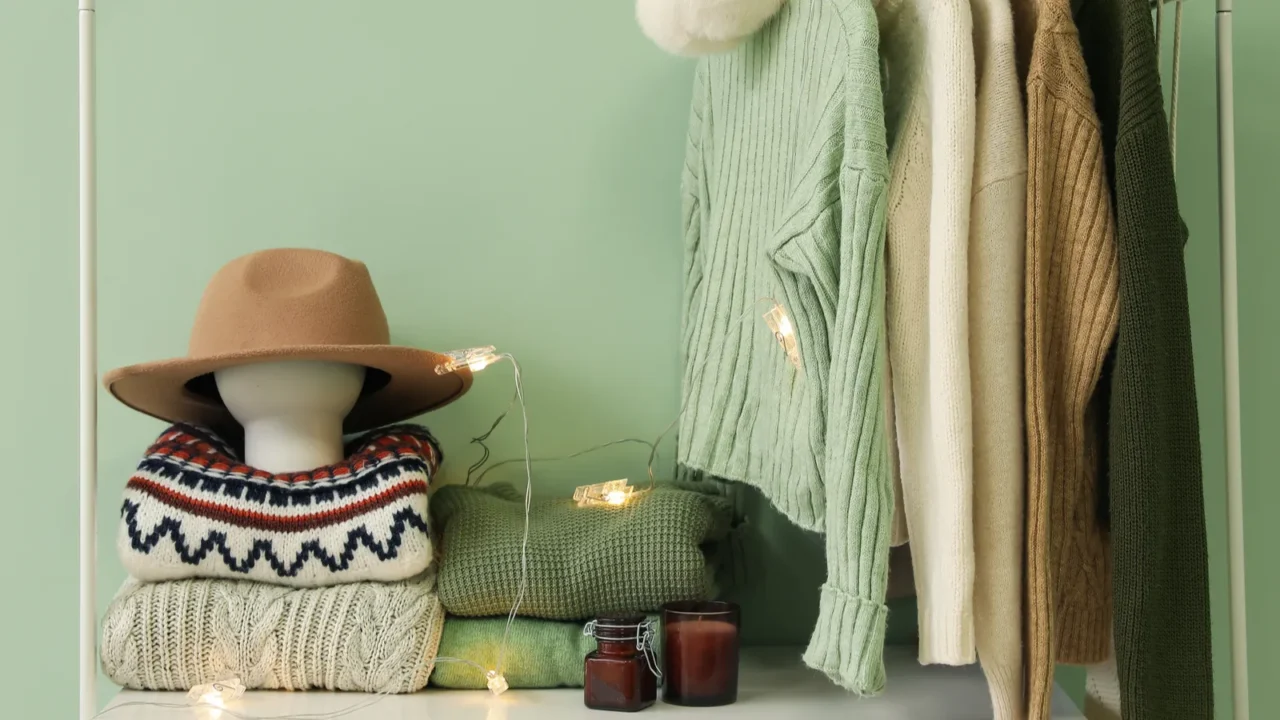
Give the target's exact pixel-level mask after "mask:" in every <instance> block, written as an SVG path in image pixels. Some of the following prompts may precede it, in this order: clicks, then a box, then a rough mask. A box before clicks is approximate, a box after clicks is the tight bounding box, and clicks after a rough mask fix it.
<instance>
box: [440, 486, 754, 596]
mask: <svg viewBox="0 0 1280 720" xmlns="http://www.w3.org/2000/svg"><path fill="white" fill-rule="evenodd" d="M431 514H432V518H433V520H434V521H435V522H436V525H437V527H438V528H439V532H440V542H441V556H440V561H439V563H440V580H439V588H440V601H441V602H442V603H444V606H445V608H446V609H447V610H448V611H449V612H450V613H451V614H453V615H463V616H469V617H482V616H486V615H506V614H507V612H509V611H510V610H511V605H512V603H514V601H515V598H516V593H517V591H518V590H519V587H520V549H521V542H522V538H523V536H524V500H523V499H522V496H521V495H519V494H518V493H516V492H515V491H514V490H512V489H511V488H510V487H509V486H505V485H499V486H494V487H486V488H473V487H464V486H460V485H451V486H448V487H444V488H441V489H440V491H439V492H437V493H436V494H435V496H433V497H432V498H431ZM731 517H732V508H731V507H730V505H729V502H728V501H727V500H726V499H724V498H723V497H718V496H715V495H710V494H707V493H703V492H697V491H693V490H684V489H678V488H675V487H668V486H659V487H657V488H656V489H654V490H653V491H651V492H647V493H645V494H643V495H640V496H638V497H634V498H633V499H632V500H631V501H630V502H628V503H627V504H626V505H625V506H622V507H578V506H577V505H576V504H575V503H574V502H573V501H572V500H567V499H554V500H552V499H548V500H535V501H534V502H533V506H532V510H531V512H530V515H529V553H528V561H529V573H528V588H527V590H526V591H525V595H524V600H523V602H521V604H520V614H521V615H525V616H529V617H538V618H546V619H551V620H579V619H585V618H592V617H595V616H596V615H598V614H602V613H634V612H644V611H649V610H658V609H660V608H661V607H662V605H663V604H665V603H668V602H674V601H677V600H706V599H709V598H710V597H711V596H712V595H713V594H714V591H715V587H714V583H713V582H712V580H713V575H714V563H712V562H711V561H710V560H709V558H708V553H711V552H714V551H715V545H716V544H717V543H719V542H720V541H723V540H724V539H725V538H726V536H727V535H728V531H729V524H730V522H731Z"/></svg>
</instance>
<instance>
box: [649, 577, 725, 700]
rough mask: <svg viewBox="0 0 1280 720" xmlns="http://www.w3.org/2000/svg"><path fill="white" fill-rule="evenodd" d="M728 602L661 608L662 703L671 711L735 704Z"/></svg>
mask: <svg viewBox="0 0 1280 720" xmlns="http://www.w3.org/2000/svg"><path fill="white" fill-rule="evenodd" d="M741 619H742V611H741V609H740V608H739V607H738V606H737V605H735V604H734V603H729V602H680V603H668V604H667V605H664V606H663V608H662V636H663V645H662V663H663V670H662V672H663V676H664V680H665V684H664V685H663V690H662V699H663V700H665V701H666V702H669V703H672V704H675V705H699V706H709V705H729V704H731V703H733V702H734V701H736V700H737V699H738V628H739V625H740V624H741Z"/></svg>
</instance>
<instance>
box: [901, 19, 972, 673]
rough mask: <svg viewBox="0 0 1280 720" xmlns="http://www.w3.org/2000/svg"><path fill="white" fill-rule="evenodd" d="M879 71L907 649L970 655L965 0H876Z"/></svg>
mask: <svg viewBox="0 0 1280 720" xmlns="http://www.w3.org/2000/svg"><path fill="white" fill-rule="evenodd" d="M877 13H878V15H879V22H880V30H881V34H882V36H883V39H884V41H883V43H882V45H881V52H882V53H883V54H884V57H885V62H886V66H887V75H888V78H889V81H888V85H887V88H886V92H885V94H886V97H885V103H886V107H887V122H888V127H889V136H890V137H891V138H892V143H891V148H890V156H889V161H890V174H889V177H890V180H889V200H888V203H889V211H888V212H889V216H888V237H887V240H886V249H885V263H886V266H887V268H888V284H887V287H888V300H887V305H886V307H887V313H888V338H889V363H890V366H891V367H892V383H893V392H892V394H893V403H894V421H895V423H896V437H897V452H898V455H897V457H898V463H897V465H898V472H899V473H900V474H901V479H902V498H903V506H904V509H905V511H906V520H907V531H908V534H909V535H910V537H911V561H912V566H913V567H914V569H915V578H916V593H917V597H918V602H919V607H920V615H919V625H920V661H921V662H924V663H945V664H949V665H964V664H968V663H972V662H973V661H974V658H975V656H974V652H975V649H974V623H973V592H974V589H973V583H974V540H973V499H974V498H973V491H974V488H973V442H974V437H973V408H972V385H971V380H970V364H971V357H970V348H969V224H970V210H971V202H972V199H973V192H972V189H973V179H974V141H975V140H974V138H975V131H976V130H975V129H976V120H975V96H976V85H975V83H976V71H975V67H974V47H973V18H972V14H971V11H970V8H969V0H884V1H883V2H881V3H879V5H878V6H877Z"/></svg>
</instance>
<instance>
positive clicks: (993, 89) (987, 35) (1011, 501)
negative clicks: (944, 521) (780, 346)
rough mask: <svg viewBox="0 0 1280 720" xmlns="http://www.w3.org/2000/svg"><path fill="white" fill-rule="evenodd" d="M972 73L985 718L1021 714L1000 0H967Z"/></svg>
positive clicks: (1017, 368) (1016, 377) (1008, 66)
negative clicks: (974, 92) (988, 712)
mask: <svg viewBox="0 0 1280 720" xmlns="http://www.w3.org/2000/svg"><path fill="white" fill-rule="evenodd" d="M971 7H972V9H973V24H974V36H973V37H974V45H975V47H974V53H975V61H976V68H977V79H978V96H977V98H978V103H977V136H976V137H977V140H976V151H975V164H974V171H973V210H972V220H971V227H970V236H969V312H970V326H969V329H970V335H969V343H970V345H969V350H970V358H971V360H972V367H973V368H974V373H973V495H974V502H973V524H974V537H973V540H974V561H975V565H974V568H975V573H974V589H973V605H974V628H975V631H976V632H975V634H976V637H977V646H978V659H979V660H980V661H981V662H982V670H983V672H985V673H986V676H987V684H988V685H989V686H990V689H991V704H992V707H993V708H994V710H995V720H1018V719H1020V718H1024V717H1025V716H1026V715H1025V710H1024V706H1023V701H1022V677H1023V674H1022V554H1023V545H1022V536H1023V503H1024V502H1025V494H1026V493H1025V490H1026V483H1027V477H1026V473H1025V472H1024V467H1025V466H1024V455H1023V432H1024V431H1023V347H1022V325H1023V282H1024V273H1025V256H1026V252H1025V251H1026V229H1027V202H1026V192H1027V141H1026V131H1025V127H1024V124H1023V123H1024V119H1023V118H1024V115H1023V110H1022V90H1021V87H1020V86H1021V83H1020V82H1019V79H1018V69H1017V60H1016V57H1015V51H1014V40H1013V11H1012V9H1011V7H1010V4H1009V0H971Z"/></svg>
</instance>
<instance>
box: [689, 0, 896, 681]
mask: <svg viewBox="0 0 1280 720" xmlns="http://www.w3.org/2000/svg"><path fill="white" fill-rule="evenodd" d="M691 116H692V117H691V119H690V126H689V142H688V154H687V158H686V163H685V171H684V182H683V187H684V192H685V198H684V218H685V228H686V232H685V246H686V257H687V262H686V266H685V313H684V355H685V376H684V399H685V403H686V409H685V412H684V417H683V419H682V424H681V434H680V447H679V461H680V462H681V463H683V464H685V465H688V466H690V467H693V468H695V469H698V470H702V471H705V472H707V473H710V474H711V475H714V476H717V477H722V478H726V479H731V480H737V481H741V482H746V483H750V484H752V485H755V486H757V487H759V488H760V489H761V490H762V491H763V492H764V494H765V495H766V496H767V497H768V498H769V499H770V500H771V501H772V502H773V503H774V504H775V505H776V506H777V507H778V508H779V509H781V510H782V511H783V512H784V513H785V514H786V515H787V516H788V517H789V518H791V520H792V521H794V522H795V523H797V524H798V525H800V526H801V527H805V528H808V529H812V530H822V531H824V532H825V533H826V548H827V582H826V583H825V584H824V586H823V588H822V592H821V598H820V601H819V602H820V607H819V614H818V625H817V627H816V628H815V630H814V633H813V636H812V638H811V640H810V643H809V648H808V650H807V651H806V652H805V656H804V658H805V662H806V663H808V664H809V665H810V666H811V667H814V668H818V669H821V670H822V671H824V672H825V673H826V674H827V675H828V676H829V677H831V678H832V679H833V680H834V681H835V682H837V683H839V684H840V685H842V686H844V687H846V688H849V689H851V690H854V691H856V692H860V693H872V692H878V691H880V690H881V689H883V687H884V662H883V646H884V631H885V620H886V610H885V606H884V597H885V588H886V585H887V580H888V577H887V576H888V566H889V563H888V556H889V536H890V527H891V523H892V515H893V498H892V481H891V476H890V474H889V472H888V468H887V452H886V450H887V442H886V437H885V429H884V406H883V400H884V398H883V395H884V388H883V386H882V383H883V376H884V364H885V344H884V266H883V256H884V223H885V186H886V179H887V170H888V168H887V160H886V154H885V153H886V150H885V136H884V116H883V99H882V96H881V92H880V62H879V57H878V33H877V27H876V18H875V11H874V9H873V8H872V3H871V0H790V1H789V2H787V4H786V5H785V6H783V8H782V10H781V11H779V13H778V14H777V15H776V16H775V17H774V18H773V20H771V21H770V22H769V23H768V24H766V25H765V26H764V27H763V28H762V29H761V30H760V31H759V32H757V33H756V34H755V35H753V36H752V37H751V38H750V39H749V40H747V41H746V42H745V43H743V45H742V46H741V47H739V48H738V49H736V50H734V51H733V52H729V53H725V54H722V55H716V56H712V57H708V58H705V59H704V60H702V61H701V62H700V64H699V66H698V70H697V73H696V80H695V83H694V98H693V108H692V112H691ZM765 296H771V297H774V298H777V299H778V300H780V301H781V302H782V304H783V305H784V306H785V307H786V309H787V311H788V312H789V313H790V316H791V320H792V324H793V326H794V327H795V330H796V335H797V337H798V344H799V350H800V355H801V359H802V364H803V369H802V370H799V371H797V370H796V369H795V368H794V367H792V366H791V365H790V364H789V363H788V362H787V360H786V358H785V356H784V355H783V353H782V352H781V351H780V349H779V347H778V344H777V343H776V342H774V340H773V339H772V338H771V337H770V336H769V335H768V334H767V333H765V332H762V331H761V327H760V323H759V321H758V320H750V321H749V322H744V320H743V318H744V315H745V316H750V315H751V314H756V315H758V313H759V312H762V311H763V309H764V308H765V307H767V306H764V305H759V304H757V301H758V299H759V298H761V297H765Z"/></svg>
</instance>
